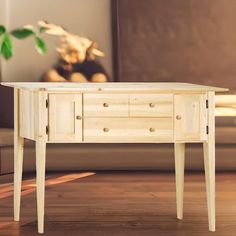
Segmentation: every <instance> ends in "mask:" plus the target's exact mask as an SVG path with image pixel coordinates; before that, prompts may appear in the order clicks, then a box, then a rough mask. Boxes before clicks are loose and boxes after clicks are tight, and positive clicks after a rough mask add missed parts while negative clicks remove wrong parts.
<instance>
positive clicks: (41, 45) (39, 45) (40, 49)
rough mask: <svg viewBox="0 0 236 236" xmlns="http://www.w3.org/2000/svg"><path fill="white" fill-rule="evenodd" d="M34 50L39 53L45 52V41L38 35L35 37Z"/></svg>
mask: <svg viewBox="0 0 236 236" xmlns="http://www.w3.org/2000/svg"><path fill="white" fill-rule="evenodd" d="M35 42H36V50H37V52H38V53H39V54H45V53H46V52H47V48H46V44H45V42H44V41H43V40H42V39H41V38H40V37H38V36H36V37H35Z"/></svg>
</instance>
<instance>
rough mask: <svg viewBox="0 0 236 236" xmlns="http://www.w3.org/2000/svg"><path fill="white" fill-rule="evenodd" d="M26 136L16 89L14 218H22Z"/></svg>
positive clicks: (17, 219)
mask: <svg viewBox="0 0 236 236" xmlns="http://www.w3.org/2000/svg"><path fill="white" fill-rule="evenodd" d="M23 149H24V138H22V137H20V128H19V90H18V89H14V220H15V221H19V220H20V202H21V183H22V169H23Z"/></svg>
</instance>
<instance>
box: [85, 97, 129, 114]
mask: <svg viewBox="0 0 236 236" xmlns="http://www.w3.org/2000/svg"><path fill="white" fill-rule="evenodd" d="M83 99H84V116H85V117H106V116H109V117H114V116H118V117H120V116H123V117H124V116H128V115H129V95H128V94H84V97H83Z"/></svg>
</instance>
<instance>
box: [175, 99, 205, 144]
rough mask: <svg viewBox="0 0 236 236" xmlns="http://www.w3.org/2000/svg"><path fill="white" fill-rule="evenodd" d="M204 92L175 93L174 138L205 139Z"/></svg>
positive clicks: (184, 139)
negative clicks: (193, 93)
mask: <svg viewBox="0 0 236 236" xmlns="http://www.w3.org/2000/svg"><path fill="white" fill-rule="evenodd" d="M206 100H207V96H206V94H196V95H186V94H179V95H175V140H176V141H181V140H182V141H188V140H206V138H207V135H206V133H207V128H206V126H207V121H206V119H207V108H206Z"/></svg>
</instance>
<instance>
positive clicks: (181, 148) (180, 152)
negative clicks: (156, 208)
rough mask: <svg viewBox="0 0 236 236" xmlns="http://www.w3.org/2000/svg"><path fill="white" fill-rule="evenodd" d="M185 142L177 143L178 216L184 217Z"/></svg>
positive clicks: (179, 217)
mask: <svg viewBox="0 0 236 236" xmlns="http://www.w3.org/2000/svg"><path fill="white" fill-rule="evenodd" d="M184 159H185V144H184V143H175V182H176V207H177V218H178V219H180V220H182V219H183V195H184Z"/></svg>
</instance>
